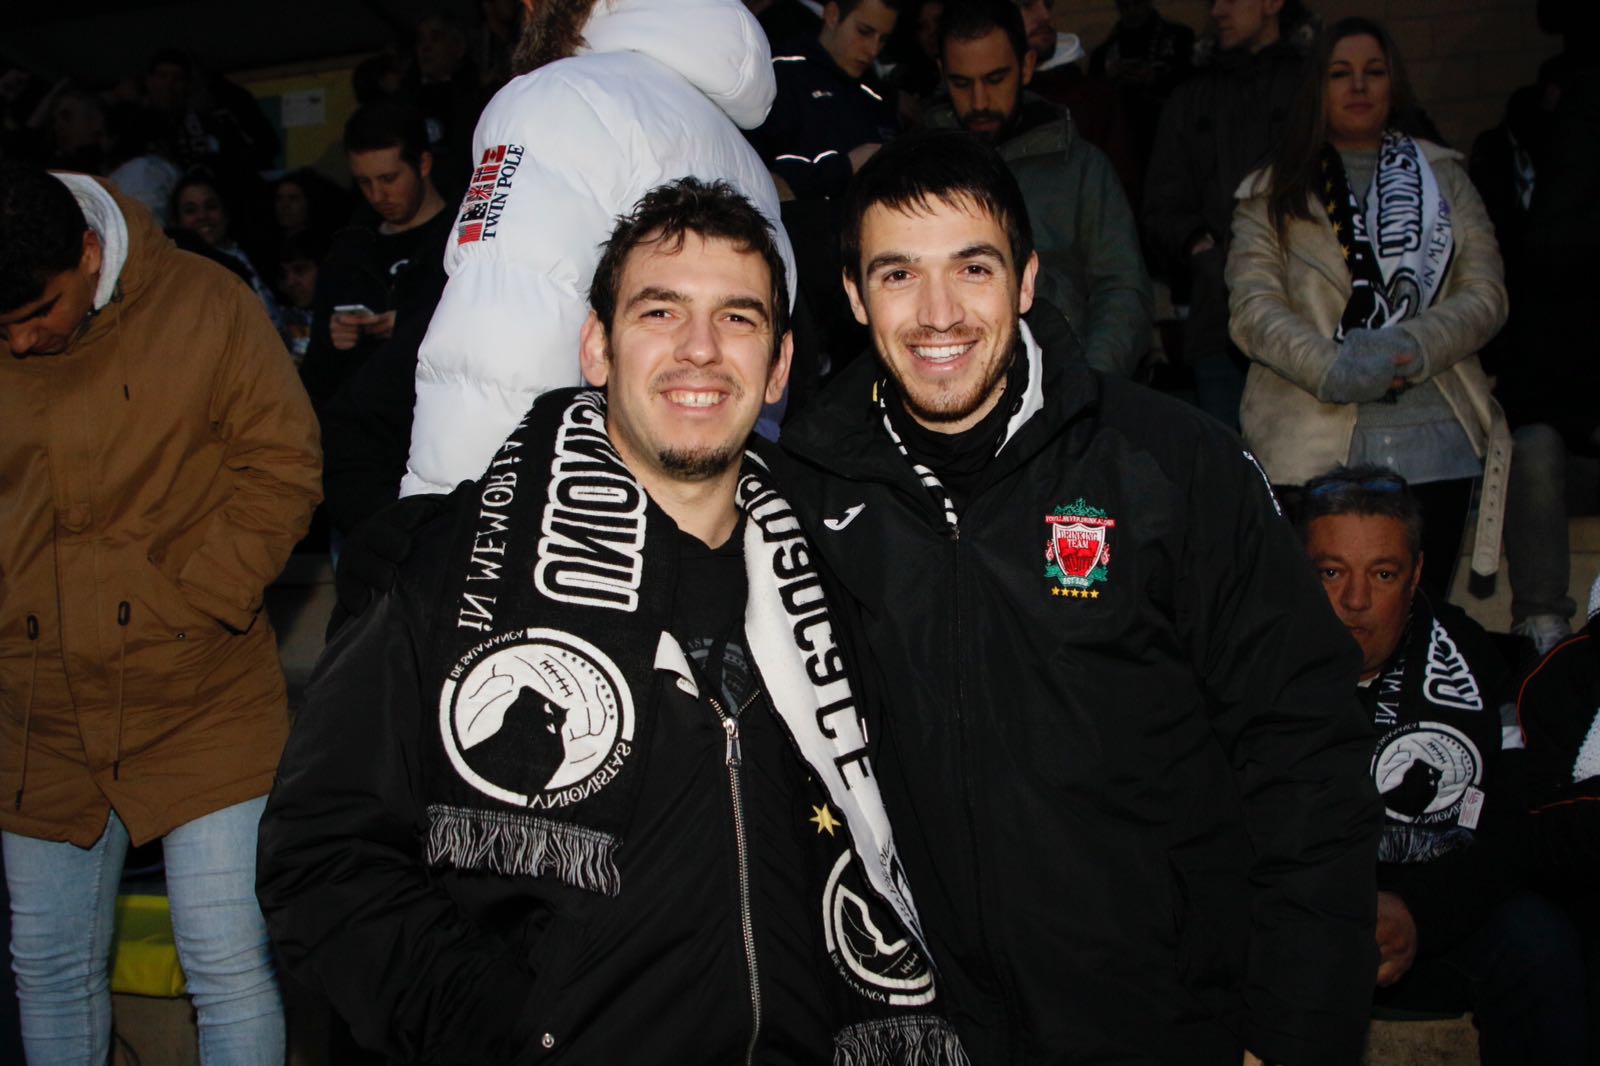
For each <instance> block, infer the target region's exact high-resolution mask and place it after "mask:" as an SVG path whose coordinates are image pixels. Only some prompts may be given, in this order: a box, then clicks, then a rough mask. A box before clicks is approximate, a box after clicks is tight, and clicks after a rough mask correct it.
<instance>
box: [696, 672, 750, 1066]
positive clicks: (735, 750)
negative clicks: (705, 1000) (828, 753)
mask: <svg viewBox="0 0 1600 1066" xmlns="http://www.w3.org/2000/svg"><path fill="white" fill-rule="evenodd" d="M760 695H761V693H760V692H759V691H757V692H754V693H752V694H751V695H750V698H749V699H748V700H746V701H745V702H744V706H742V707H740V708H739V709H738V710H737V711H735V712H734V713H733V714H729V713H728V712H727V711H724V710H723V709H722V704H721V703H719V702H718V701H717V698H716V697H715V696H711V695H707V696H706V700H707V702H709V703H710V704H711V709H712V710H713V711H716V712H717V718H718V720H719V721H721V722H722V731H723V732H724V733H726V734H727V737H728V747H727V755H726V758H725V760H724V761H725V762H726V763H727V766H728V792H729V795H730V797H731V798H732V800H733V840H734V849H735V851H736V853H737V856H738V863H739V928H740V932H741V933H742V934H743V937H744V957H745V963H746V966H747V967H748V970H749V974H748V976H749V979H750V1044H749V1046H748V1047H747V1048H746V1049H745V1056H744V1061H745V1063H746V1066H752V1064H753V1063H754V1062H755V1060H756V1041H757V1040H758V1039H759V1038H760V1036H761V970H760V967H759V966H758V965H757V963H756V928H755V922H754V920H753V919H752V918H751V910H750V840H749V836H748V835H747V833H746V831H745V824H744V776H743V766H744V754H743V752H742V751H741V750H740V748H739V718H740V716H741V715H743V714H744V712H745V711H746V710H748V709H749V708H750V705H751V704H752V703H754V702H755V701H756V698H757V697H758V696H760Z"/></svg>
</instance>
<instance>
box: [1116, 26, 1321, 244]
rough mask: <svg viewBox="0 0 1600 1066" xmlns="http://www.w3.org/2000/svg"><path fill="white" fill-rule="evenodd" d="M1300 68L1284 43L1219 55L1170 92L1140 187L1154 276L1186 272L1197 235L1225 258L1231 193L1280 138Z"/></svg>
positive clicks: (1294, 51) (1296, 56) (1300, 62)
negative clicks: (1253, 51) (1209, 239)
mask: <svg viewBox="0 0 1600 1066" xmlns="http://www.w3.org/2000/svg"><path fill="white" fill-rule="evenodd" d="M1304 62H1305V61H1304V58H1303V57H1302V55H1301V53H1300V51H1299V50H1298V49H1296V48H1295V46H1294V45H1293V44H1291V43H1289V42H1288V41H1279V42H1278V43H1276V44H1271V45H1268V46H1267V47H1266V48H1263V49H1262V50H1261V51H1260V52H1257V53H1256V54H1254V55H1250V54H1249V53H1247V52H1245V51H1244V50H1242V49H1240V50H1236V51H1234V52H1225V53H1222V54H1220V55H1218V56H1217V58H1216V60H1215V61H1214V62H1213V64H1212V65H1211V66H1210V67H1209V68H1207V69H1205V70H1202V71H1200V72H1198V73H1197V74H1195V75H1194V77H1192V78H1190V79H1189V80H1188V81H1186V82H1184V83H1183V84H1182V85H1180V86H1178V88H1177V89H1176V90H1174V92H1173V94H1172V96H1171V98H1170V99H1168V101H1167V106H1166V107H1165V108H1164V109H1163V110H1162V112H1161V123H1160V126H1159V127H1158V128H1157V131H1156V139H1155V148H1154V151H1153V152H1152V154H1151V156H1150V166H1149V169H1148V170H1147V171H1146V173H1145V186H1144V219H1143V221H1144V229H1145V235H1146V240H1147V241H1148V242H1149V246H1150V250H1151V252H1152V253H1153V254H1154V256H1155V259H1156V264H1157V269H1158V271H1159V272H1160V273H1163V274H1170V273H1171V272H1172V271H1174V270H1178V271H1183V270H1187V269H1188V261H1189V246H1190V245H1191V244H1193V243H1194V242H1195V241H1196V240H1197V239H1199V238H1200V237H1201V236H1202V235H1206V234H1209V235H1210V236H1211V237H1212V238H1213V239H1214V240H1216V242H1217V244H1218V246H1219V247H1220V248H1221V249H1222V251H1223V252H1226V250H1227V244H1228V235H1229V230H1230V228H1231V226H1232V220H1233V193H1234V190H1235V189H1237V188H1238V187H1239V183H1240V182H1241V181H1243V180H1244V178H1245V175H1247V174H1249V173H1250V172H1251V171H1252V170H1254V169H1256V168H1257V167H1259V166H1261V165H1263V164H1264V163H1265V162H1266V156H1267V153H1268V152H1269V151H1270V150H1271V149H1272V147H1273V146H1274V145H1276V144H1277V143H1278V142H1279V141H1280V140H1281V139H1282V138H1283V131H1284V125H1285V123H1286V121H1287V120H1288V117H1289V103H1290V101H1292V100H1293V99H1294V94H1295V91H1296V88H1297V87H1298V85H1299V83H1300V72H1301V69H1302V67H1303V65H1304Z"/></svg>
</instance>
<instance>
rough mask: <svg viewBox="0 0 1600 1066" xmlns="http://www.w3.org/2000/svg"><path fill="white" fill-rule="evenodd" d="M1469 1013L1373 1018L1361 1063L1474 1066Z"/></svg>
mask: <svg viewBox="0 0 1600 1066" xmlns="http://www.w3.org/2000/svg"><path fill="white" fill-rule="evenodd" d="M1477 1062H1478V1030H1477V1029H1475V1028H1473V1025H1472V1015H1470V1014H1466V1015H1462V1016H1461V1017H1459V1018H1447V1019H1442V1020H1428V1021H1387V1020H1380V1019H1377V1018H1374V1019H1373V1021H1372V1028H1371V1030H1370V1031H1369V1032H1368V1034H1367V1053H1366V1055H1364V1056H1363V1057H1362V1059H1361V1066H1477Z"/></svg>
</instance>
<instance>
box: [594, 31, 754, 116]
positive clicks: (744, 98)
mask: <svg viewBox="0 0 1600 1066" xmlns="http://www.w3.org/2000/svg"><path fill="white" fill-rule="evenodd" d="M583 38H584V41H585V42H586V44H587V47H586V48H584V49H582V50H581V51H580V52H579V54H580V55H582V54H584V53H587V52H639V53H641V54H643V55H647V56H649V57H650V58H652V59H654V60H656V61H658V62H661V63H664V64H666V65H667V66H669V67H671V68H672V69H673V70H675V71H677V72H678V73H679V74H680V75H682V76H683V77H684V78H685V79H687V80H688V82H689V83H690V84H691V85H693V86H694V87H695V88H696V89H699V90H700V91H701V92H702V93H704V94H705V95H706V96H707V97H708V98H710V100H711V101H712V102H713V103H715V104H716V105H717V106H718V107H719V108H721V109H722V111H723V113H724V114H726V115H727V116H728V118H729V119H731V120H732V121H733V123H734V125H736V126H739V127H741V128H742V129H747V130H748V129H755V128H756V127H757V126H759V125H761V123H762V122H763V121H764V120H765V119H766V117H767V111H768V110H770V109H771V107H772V101H773V98H774V97H775V96H776V95H777V92H778V86H777V82H776V81H775V80H774V78H773V75H772V52H771V49H770V48H769V47H768V45H767V37H766V34H765V33H763V32H762V30H761V24H760V23H758V22H757V21H756V19H755V16H754V15H752V14H750V12H749V11H748V10H747V9H746V8H745V6H744V4H743V3H742V2H741V0H596V2H595V6H594V12H593V13H592V14H591V15H590V16H589V21H588V23H586V24H585V25H584V28H583Z"/></svg>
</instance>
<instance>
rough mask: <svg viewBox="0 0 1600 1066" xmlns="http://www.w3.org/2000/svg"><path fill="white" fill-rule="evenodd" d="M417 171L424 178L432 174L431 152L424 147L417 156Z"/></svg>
mask: <svg viewBox="0 0 1600 1066" xmlns="http://www.w3.org/2000/svg"><path fill="white" fill-rule="evenodd" d="M417 173H418V174H420V175H422V176H423V177H424V178H427V177H430V176H432V174H433V153H432V152H430V151H428V150H427V149H426V148H424V149H423V150H422V154H421V155H419V156H417Z"/></svg>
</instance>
